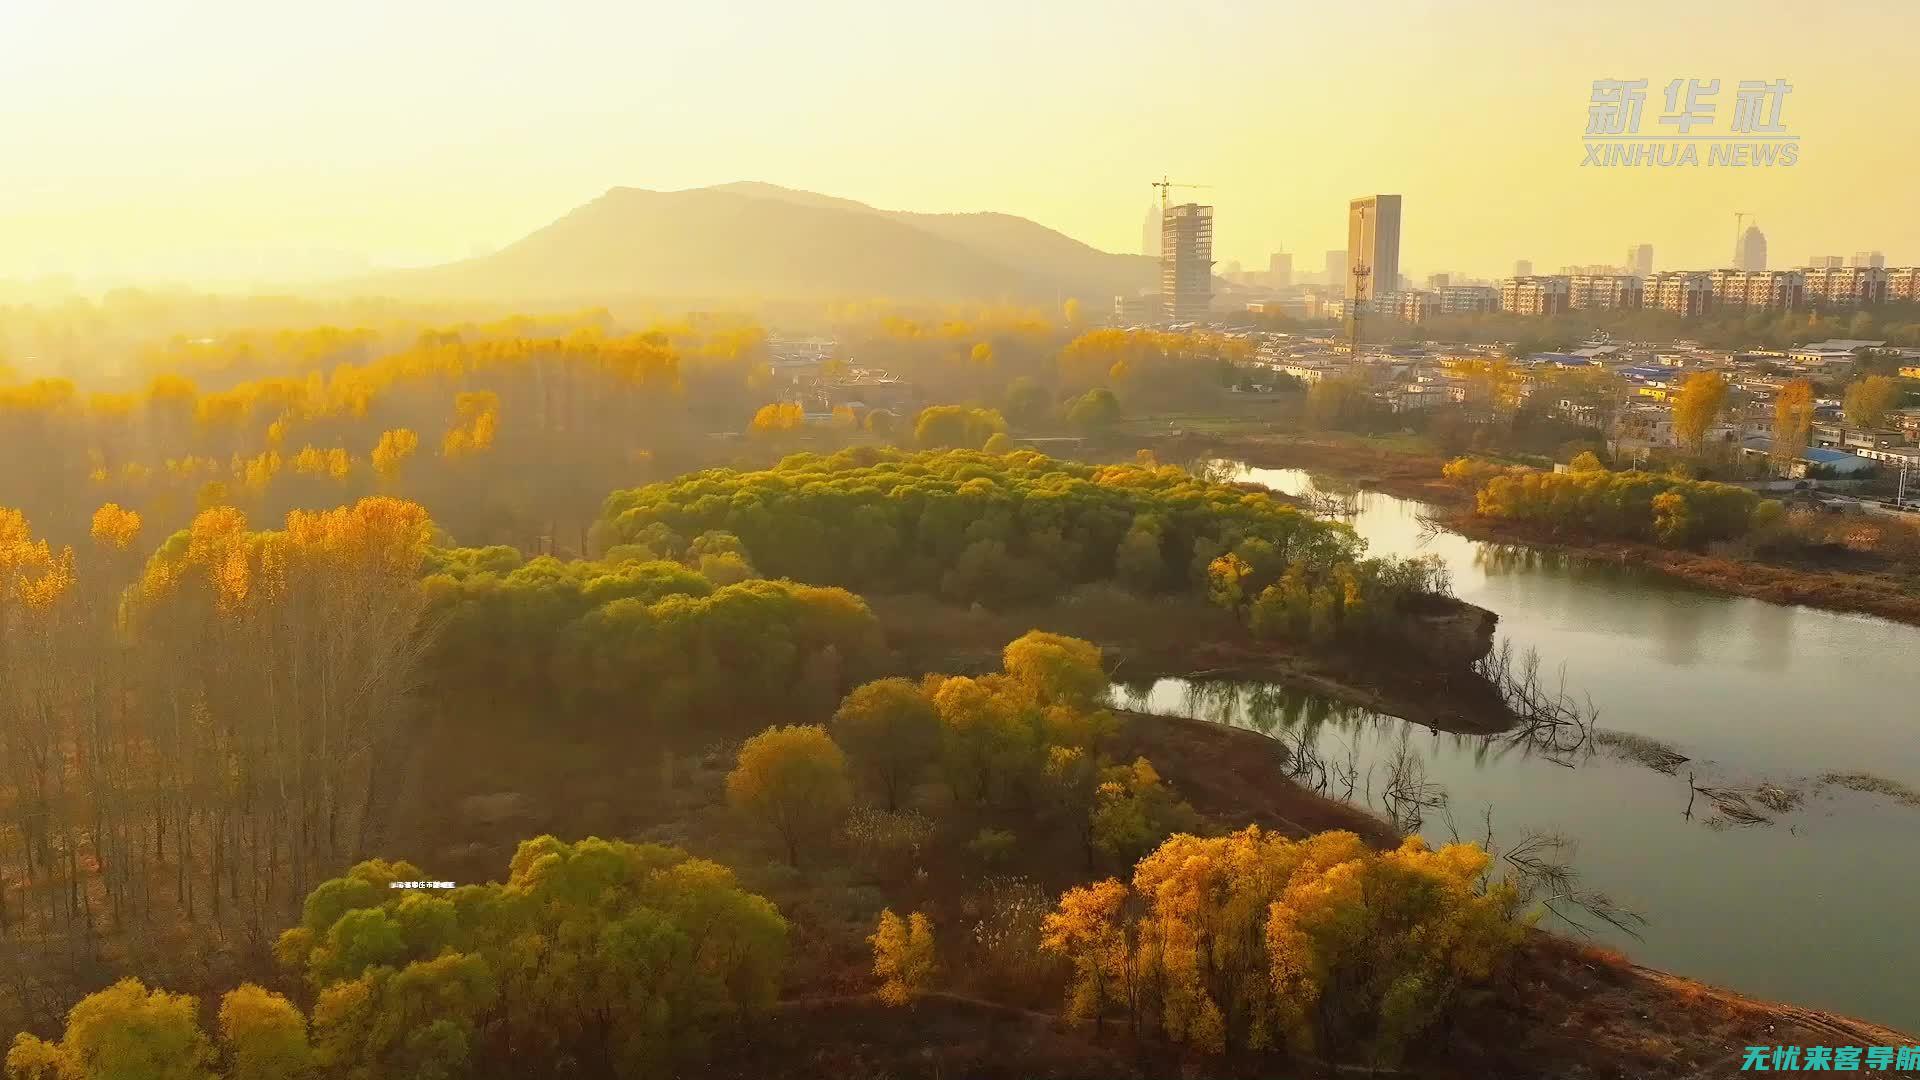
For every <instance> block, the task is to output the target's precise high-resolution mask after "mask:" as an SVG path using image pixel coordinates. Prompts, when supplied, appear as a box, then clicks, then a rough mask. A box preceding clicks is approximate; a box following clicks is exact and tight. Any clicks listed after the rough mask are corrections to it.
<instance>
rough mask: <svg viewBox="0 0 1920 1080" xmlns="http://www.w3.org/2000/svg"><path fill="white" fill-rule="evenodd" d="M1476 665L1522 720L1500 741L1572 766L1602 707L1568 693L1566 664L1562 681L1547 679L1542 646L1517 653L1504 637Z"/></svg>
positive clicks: (1590, 738) (1589, 738)
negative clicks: (1543, 672)
mask: <svg viewBox="0 0 1920 1080" xmlns="http://www.w3.org/2000/svg"><path fill="white" fill-rule="evenodd" d="M1474 670H1475V671H1476V672H1477V673H1478V674H1479V675H1480V676H1481V677H1482V678H1484V679H1486V680H1487V681H1488V682H1489V683H1491V684H1492V685H1493V688H1494V689H1495V690H1497V691H1498V692H1499V694H1500V699H1501V701H1502V702H1504V703H1505V704H1506V707H1507V710H1508V712H1510V713H1512V714H1513V716H1514V718H1515V720H1516V721H1517V725H1516V726H1515V727H1514V728H1513V729H1512V730H1511V731H1508V732H1506V733H1504V734H1502V735H1499V736H1497V737H1496V738H1497V740H1498V741H1501V742H1507V743H1511V744H1514V745H1517V746H1522V747H1525V748H1526V749H1528V750H1533V751H1538V752H1539V753H1541V754H1543V755H1545V756H1546V757H1547V758H1548V760H1551V761H1553V762H1554V763H1555V764H1559V765H1565V766H1568V767H1572V765H1573V764H1574V758H1575V756H1576V755H1578V754H1579V753H1580V752H1581V751H1583V750H1586V749H1588V748H1589V746H1590V745H1591V743H1592V741H1593V732H1594V725H1595V724H1596V723H1597V722H1598V721H1599V719H1600V710H1598V709H1596V708H1595V707H1594V705H1593V702H1592V701H1591V700H1588V701H1586V702H1585V703H1581V702H1577V701H1575V700H1574V699H1573V696H1572V695H1571V694H1569V693H1567V688H1566V669H1565V668H1564V667H1563V668H1562V669H1561V672H1560V678H1559V681H1558V683H1557V684H1555V685H1553V686H1549V685H1547V683H1546V681H1545V680H1544V679H1542V678H1541V675H1540V653H1539V651H1538V650H1535V649H1528V650H1527V651H1526V653H1525V655H1517V654H1516V653H1515V651H1514V648H1513V642H1512V641H1510V640H1508V639H1506V638H1502V639H1501V640H1500V642H1499V643H1498V644H1496V645H1495V646H1494V647H1493V648H1492V649H1491V650H1489V651H1488V652H1487V655H1486V656H1484V657H1482V658H1481V659H1479V660H1478V661H1476V662H1475V663H1474Z"/></svg>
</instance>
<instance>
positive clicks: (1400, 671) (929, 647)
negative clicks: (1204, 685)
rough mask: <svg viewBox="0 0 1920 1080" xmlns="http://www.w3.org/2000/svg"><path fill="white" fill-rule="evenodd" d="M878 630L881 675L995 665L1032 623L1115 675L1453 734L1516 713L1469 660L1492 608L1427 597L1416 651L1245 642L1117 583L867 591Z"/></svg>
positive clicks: (1489, 633) (1192, 608) (1482, 647)
mask: <svg viewBox="0 0 1920 1080" xmlns="http://www.w3.org/2000/svg"><path fill="white" fill-rule="evenodd" d="M867 603H868V606H869V607H871V608H872V609H873V611H874V614H876V615H878V616H879V617H880V621H881V623H882V625H883V626H885V628H886V633H887V643H888V646H889V648H890V649H891V650H892V652H893V661H892V664H893V667H894V668H895V670H894V671H893V672H891V673H892V674H904V675H908V676H911V677H918V676H919V675H920V674H921V673H923V672H928V671H946V672H955V673H962V674H967V673H978V672H983V671H996V670H998V669H999V666H1000V650H1001V649H1002V648H1003V647H1004V646H1005V645H1006V643H1007V642H1009V641H1012V640H1013V639H1015V638H1017V637H1019V636H1020V635H1021V634H1024V633H1026V632H1027V631H1028V630H1033V629H1041V630H1049V631H1053V632H1055V633H1061V634H1069V635H1072V636H1074V637H1078V638H1084V639H1086V640H1088V641H1091V642H1093V643H1094V644H1096V645H1098V646H1100V649H1101V652H1102V654H1103V655H1104V656H1105V658H1106V664H1107V669H1108V672H1109V674H1110V675H1112V677H1113V678H1114V679H1115V680H1116V681H1121V682H1133V681H1143V680H1151V679H1154V678H1159V677H1163V676H1197V677H1210V676H1211V677H1227V676H1234V677H1239V678H1248V679H1259V680H1264V681H1268V682H1276V683H1281V684H1284V685H1287V686H1292V687H1295V688H1297V689H1300V690H1307V691H1311V692H1313V693H1317V694H1322V695H1324V696H1327V697H1330V698H1334V699H1337V700H1339V701H1342V702H1345V703H1346V704H1349V705H1355V706H1358V707H1360V708H1363V709H1369V710H1372V711H1374V712H1381V713H1388V714H1391V715H1393V716H1398V717H1401V718H1403V719H1406V720H1410V721H1412V722H1414V723H1417V724H1422V725H1424V726H1426V727H1430V728H1437V729H1439V730H1442V731H1451V732H1459V733H1462V734H1471V735H1483V734H1492V733H1496V732H1500V731H1505V730H1507V729H1509V728H1511V727H1513V726H1514V724H1515V723H1516V718H1515V717H1514V715H1513V713H1512V711H1511V710H1509V709H1508V708H1507V706H1506V703H1505V702H1504V701H1503V700H1502V698H1501V696H1500V693H1499V691H1498V690H1497V689H1496V688H1495V687H1494V686H1493V685H1492V684H1491V683H1489V682H1488V681H1487V680H1486V679H1485V678H1484V677H1482V676H1481V675H1479V674H1478V673H1477V672H1475V671H1474V670H1473V668H1472V664H1473V662H1474V661H1475V660H1478V659H1480V658H1481V657H1483V656H1485V655H1487V652H1488V650H1489V649H1490V648H1491V647H1492V644H1493V633H1494V628H1495V626H1496V625H1497V622H1498V616H1496V615H1495V614H1494V613H1493V612H1491V611H1488V610H1486V609H1485V608H1481V607H1476V606H1475V605H1472V604H1468V603H1465V602H1462V601H1458V600H1453V599H1450V598H1447V599H1438V598H1437V599H1435V600H1433V601H1431V602H1430V603H1429V604H1427V605H1426V606H1424V607H1423V608H1422V609H1420V610H1416V611H1413V612H1410V613H1409V618H1411V619H1413V620H1414V621H1415V623H1416V624H1417V629H1416V630H1415V631H1414V633H1413V634H1411V635H1410V637H1411V638H1413V639H1415V640H1419V641H1420V642H1421V647H1420V649H1419V650H1418V651H1416V650H1414V649H1410V648H1405V647H1388V646H1380V647H1375V648H1359V649H1347V650H1341V651H1328V652H1322V651H1313V652H1307V651H1302V650H1298V649H1294V648H1291V647H1289V646H1288V645H1286V644H1284V643H1279V642H1271V641H1260V640H1256V639H1255V638H1254V637H1253V636H1252V635H1251V634H1249V633H1248V632H1247V630H1246V628H1245V627H1244V626H1242V625H1241V624H1240V622H1239V620H1237V619H1236V618H1235V617H1234V616H1233V615H1232V613H1230V612H1227V611H1225V610H1223V609H1221V608H1219V607H1216V606H1214V605H1212V604H1210V603H1208V602H1207V601H1206V600H1204V599H1201V598H1197V597H1160V596H1156V597H1151V598H1147V597H1137V596H1132V595H1131V594H1128V593H1125V592H1123V591H1120V590H1116V589H1094V590H1089V591H1083V592H1080V593H1076V594H1072V595H1069V596H1068V597H1066V598H1064V599H1063V600H1061V601H1059V602H1056V603H1053V604H1048V605H1045V606H1043V607H1037V608H1024V609H1017V610H1013V611H987V610H984V609H981V608H958V607H954V606H952V605H950V604H945V603H942V602H940V601H939V600H937V599H935V598H932V597H927V596H924V595H919V594H912V595H893V596H869V597H867Z"/></svg>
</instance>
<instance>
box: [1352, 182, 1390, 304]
mask: <svg viewBox="0 0 1920 1080" xmlns="http://www.w3.org/2000/svg"><path fill="white" fill-rule="evenodd" d="M1362 268H1364V269H1365V270H1366V274H1364V275H1362V274H1360V273H1358V271H1359V270H1361V269H1362ZM1399 287H1400V196H1398V195H1367V196H1365V197H1363V198H1358V199H1355V200H1353V201H1352V202H1350V203H1348V204H1347V299H1349V300H1372V299H1373V298H1374V297H1376V296H1378V295H1380V294H1382V293H1389V292H1395V291H1397V290H1398V289H1399Z"/></svg>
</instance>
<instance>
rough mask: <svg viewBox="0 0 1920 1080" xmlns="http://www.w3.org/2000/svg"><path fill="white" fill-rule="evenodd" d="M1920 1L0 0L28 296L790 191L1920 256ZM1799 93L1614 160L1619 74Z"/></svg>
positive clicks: (1103, 225)
mask: <svg viewBox="0 0 1920 1080" xmlns="http://www.w3.org/2000/svg"><path fill="white" fill-rule="evenodd" d="M1916 41H1920V6H1916V5H1915V4H1913V3H1912V0H1845V2H1843V3H1839V4H1835V5H1831V6H1830V7H1827V8H1809V7H1808V6H1807V4H1806V3H1805V0H1703V2H1696V3H1691V4H1678V3H1674V2H1672V0H1608V2H1606V3H1604V4H1600V5H1576V4H1573V3H1564V2H1561V0H1524V2H1508V0H1433V2H1418V0H1396V2H1379V3H1360V2H1351V0H1348V2H1339V3H1335V2H1331V0H1329V2H1320V3H1313V4H1301V3H1293V2H1289V0H1258V2H1247V3H1239V2H1231V3H1229V2H1213V3H1209V2H1206V0H1194V2H1190V3H1187V4H1167V3H1154V4H1147V3H1130V2H1128V3H1123V2H1117V0H1107V2H1092V0H1046V2H1039V3H1036V2H1034V0H1021V2H1019V3H1002V2H999V0H972V2H969V3H966V4H941V5H935V4H921V3H915V2H913V0H885V2H872V3H868V2H852V0H848V2H839V0H816V2H813V3H793V2H791V0H780V2H767V3H760V2H753V3H742V2H733V3H728V2H725V0H690V2H689V0H676V2H673V3H654V2H649V0H625V2H608V3H587V2H566V0H548V2H545V3H538V4H535V3H527V2H525V0H514V2H508V3H495V2H489V0H463V2H459V3H440V2H431V3H429V2H419V0H329V2H327V3H305V2H302V3H295V2H293V0H268V2H264V3H263V2H261V0H245V2H229V0H175V2H172V3H155V2H152V0H124V2H104V0H0V275H18V274H22V273H37V272H43V271H51V270H64V271H67V272H72V273H98V272H101V271H106V272H117V273H132V272H154V271H157V270H159V271H169V272H173V273H176V274H184V273H188V272H196V273H201V274H203V275H204V274H209V273H218V274H220V275H222V276H225V277H232V276H234V275H240V276H245V275H247V274H253V273H263V274H269V275H272V274H274V272H275V271H276V269H277V268H280V267H285V268H288V270H289V272H293V271H298V270H300V269H302V268H307V267H310V268H312V269H313V271H314V272H333V271H334V269H335V268H336V267H337V266H339V265H345V264H350V263H351V260H352V258H353V257H355V256H360V257H365V258H370V259H372V260H373V261H375V262H377V263H392V262H420V261H433V260H438V259H443V258H457V257H463V256H466V255H468V254H470V253H472V252H473V251H474V250H476V249H479V248H482V247H487V246H498V245H502V244H505V243H508V242H510V241H512V240H513V239H515V238H516V237H518V236H520V235H523V234H524V233H526V232H527V231H529V230H531V229H533V228H536V227H538V226H540V225H542V224H544V223H545V222H547V221H549V220H551V219H553V218H554V217H557V216H558V215H560V214H561V213H563V212H565V211H566V210H567V209H569V208H570V207H572V206H574V205H576V204H578V203H580V202H583V201H586V200H587V199H590V198H592V197H594V196H595V195H598V194H599V193H601V192H602V191H604V190H605V189H607V188H608V187H611V186H615V185H627V186H634V187H648V188H661V189H668V188H683V187H693V186H700V185H704V184H711V183H718V182H724V181H728V180H739V179H757V180H766V181H771V182H774V183H779V184H785V185H789V186H793V187H801V188H808V189H812V190H817V191H823V192H828V193H831V194H835V195H841V196H846V197H849V198H855V199H860V200H862V201H866V202H870V203H873V204H875V205H878V206H883V207H888V208H896V209H910V210H976V209H996V210H1005V211H1008V212H1011V213H1016V214H1022V215H1025V216H1028V217H1031V218H1034V219H1035V220H1038V221H1040V222H1043V223H1045V224H1047V225H1050V226H1053V227H1055V228H1058V229H1061V230H1062V231H1065V232H1067V233H1069V234H1071V235H1073V236H1075V237H1078V238H1080V239H1082V240H1085V241H1087V242H1089V243H1092V244H1094V245H1096V246H1099V247H1103V248H1106V249H1108V250H1118V251H1133V250H1136V249H1137V248H1138V246H1139V237H1140V225H1141V218H1142V215H1143V213H1144V212H1145V209H1146V207H1147V205H1148V202H1149V198H1150V196H1151V194H1152V193H1151V191H1150V189H1149V188H1148V186H1147V182H1148V180H1149V179H1151V178H1153V177H1157V176H1159V175H1160V174H1162V173H1163V172H1164V173H1169V174H1172V176H1173V178H1174V179H1176V180H1191V181H1200V182H1206V183H1210V184H1212V185H1213V188H1212V190H1211V191H1207V192H1199V193H1192V194H1197V195H1200V196H1202V197H1204V198H1205V199H1207V200H1208V201H1211V202H1213V203H1214V204H1215V205H1216V206H1217V207H1218V211H1217V213H1218V218H1217V221H1218V224H1217V237H1218V238H1217V241H1216V255H1217V257H1218V258H1219V259H1220V260H1222V261H1225V260H1227V259H1241V260H1244V261H1246V262H1247V263H1248V264H1249V266H1250V267H1251V266H1252V265H1254V264H1256V263H1257V264H1262V265H1264V262H1265V258H1266V254H1267V252H1269V251H1271V250H1273V249H1274V248H1275V247H1276V246H1277V245H1284V247H1285V249H1286V250H1288V251H1293V252H1296V253H1297V254H1296V264H1297V265H1305V266H1307V267H1309V268H1315V267H1318V266H1319V265H1320V259H1321V253H1322V252H1323V251H1324V250H1325V249H1327V248H1329V247H1332V246H1336V245H1342V246H1343V245H1344V235H1345V234H1344V228H1345V226H1344V215H1345V206H1346V201H1347V199H1348V198H1350V197H1352V196H1354V195H1357V194H1363V193H1369V192H1376V191H1384V192H1401V193H1403V194H1404V196H1405V224H1404V233H1403V243H1402V256H1401V265H1402V268H1403V269H1406V270H1408V271H1413V272H1420V273H1425V272H1428V271H1433V270H1447V269H1454V270H1466V271H1471V272H1479V273H1484V274H1490V275H1491V274H1504V273H1506V272H1507V271H1508V270H1509V268H1510V267H1511V264H1512V261H1513V260H1514V259H1515V258H1519V257H1525V258H1531V259H1532V260H1533V261H1534V263H1535V265H1536V266H1537V267H1540V268H1542V269H1553V268H1557V267H1558V266H1559V265H1561V264H1564V263H1575V262H1582V263H1584V262H1618V261H1620V260H1621V259H1622V258H1623V256H1624V252H1625V248H1626V246H1627V245H1628V244H1630V243H1634V242H1637V241H1647V242H1651V243H1652V244H1654V246H1655V249H1656V261H1657V265H1659V266H1661V267H1683V266H1696V265H1697V266H1707V265H1717V264H1721V263H1724V262H1725V260H1726V258H1727V255H1728V252H1729V250H1730V248H1731V246H1732V238H1733V217H1732V214H1733V211H1735V210H1745V211H1749V212H1751V213H1753V214H1755V215H1757V217H1758V220H1759V223H1760V225H1761V227H1762V228H1763V229H1764V230H1765V231H1766V233H1767V238H1768V241H1769V247H1770V251H1771V255H1772V264H1773V265H1775V266H1781V265H1794V264H1799V263H1801V262H1803V261H1804V260H1805V259H1806V258H1807V257H1808V256H1809V255H1812V254H1826V253H1837V254H1850V253H1851V252H1853V251H1854V250H1855V249H1858V248H1869V247H1877V248H1882V249H1884V250H1885V251H1886V252H1887V254H1888V257H1889V259H1890V261H1891V262H1892V263H1895V264H1901V263H1913V262H1920V218H1916V216H1915V215H1914V214H1912V213H1910V212H1909V210H1908V201H1909V200H1908V198H1907V193H1908V192H1909V191H1910V190H1911V188H1912V177H1913V175H1914V171H1915V169H1916V166H1920V137H1917V136H1920V113H1916V111H1915V110H1914V109H1913V108H1912V107H1911V106H1910V104H1909V103H1907V102H1906V101H1905V100H1904V99H1903V98H1902V96H1901V93H1902V87H1903V86H1904V83H1903V81H1902V80H1903V79H1904V78H1905V76H1906V75H1907V74H1908V73H1909V71H1910V68H1911V65H1912V61H1913V56H1914V50H1915V48H1916V44H1915V43H1916ZM1641 77H1644V78H1647V79H1648V80H1649V81H1650V84H1651V86H1652V88H1653V89H1652V91H1651V92H1650V93H1649V96H1648V101H1647V106H1646V112H1645V115H1644V126H1643V129H1642V130H1643V131H1655V130H1668V131H1670V130H1671V129H1660V128H1659V126H1658V125H1657V124H1656V123H1655V116H1656V115H1657V114H1658V113H1659V112H1661V111H1663V106H1664V102H1663V101H1662V100H1661V94H1660V88H1661V87H1663V86H1664V85H1665V84H1666V82H1667V81H1668V80H1670V79H1673V78H1676V77H1680V78H1685V77H1698V78H1702V79H1707V78H1718V79H1720V80H1721V87H1722V92H1721V95H1720V97H1719V98H1718V99H1717V100H1718V102H1719V109H1720V112H1719V121H1718V122H1719V124H1720V125H1721V126H1722V127H1724V125H1725V124H1726V122H1727V120H1728V118H1729V116H1730V113H1731V110H1732V98H1733V87H1734V85H1735V84H1736V83H1737V82H1738V81H1739V80H1741V79H1764V80H1770V79H1774V78H1785V79H1786V80H1788V81H1789V82H1790V83H1791V84H1792V85H1793V86H1794V91H1793V93H1792V94H1791V95H1790V96H1789V97H1788V98H1787V101H1786V106H1785V111H1784V113H1783V117H1782V119H1783V120H1784V122H1785V123H1786V125H1787V126H1788V128H1789V129H1790V131H1791V132H1792V133H1794V134H1797V135H1799V136H1800V138H1801V143H1800V155H1801V161H1800V164H1799V165H1797V166H1796V167H1793V168H1774V169H1729V168H1705V167H1702V168H1697V169H1659V170H1649V169H1635V170H1620V169H1595V168H1583V167H1582V166H1581V160H1582V157H1583V151H1582V146H1581V137H1582V134H1583V132H1584V130H1585V124H1586V115H1587V103H1588V97H1589V95H1590V93H1591V89H1592V82H1593V80H1595V79H1600V78H1641Z"/></svg>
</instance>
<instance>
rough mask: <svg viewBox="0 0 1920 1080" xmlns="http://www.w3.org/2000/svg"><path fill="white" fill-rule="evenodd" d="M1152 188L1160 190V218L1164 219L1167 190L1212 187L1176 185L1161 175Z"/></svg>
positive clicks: (1204, 185)
mask: <svg viewBox="0 0 1920 1080" xmlns="http://www.w3.org/2000/svg"><path fill="white" fill-rule="evenodd" d="M1153 186H1154V187H1157V188H1159V189H1160V216H1161V217H1166V216H1167V190H1168V189H1169V188H1210V187H1212V186H1213V185H1212V184H1176V183H1174V182H1173V181H1171V180H1169V179H1167V178H1166V177H1165V176H1164V175H1162V176H1161V177H1160V179H1158V180H1155V181H1153Z"/></svg>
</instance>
